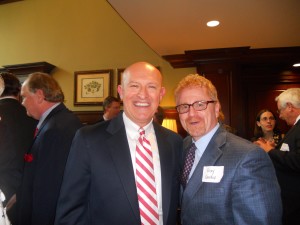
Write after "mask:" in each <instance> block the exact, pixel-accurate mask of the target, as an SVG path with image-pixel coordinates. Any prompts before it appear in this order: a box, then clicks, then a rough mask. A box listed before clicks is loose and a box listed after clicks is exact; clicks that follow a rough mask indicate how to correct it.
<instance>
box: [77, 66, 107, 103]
mask: <svg viewBox="0 0 300 225" xmlns="http://www.w3.org/2000/svg"><path fill="white" fill-rule="evenodd" d="M74 79H75V81H74V85H75V86H74V105H103V101H104V99H105V98H106V97H107V96H108V95H112V84H113V70H112V69H106V70H91V71H76V72H74Z"/></svg>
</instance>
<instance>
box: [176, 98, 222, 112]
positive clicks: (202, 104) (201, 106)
mask: <svg viewBox="0 0 300 225" xmlns="http://www.w3.org/2000/svg"><path fill="white" fill-rule="evenodd" d="M214 102H216V101H196V102H194V103H192V104H181V105H177V106H176V107H175V109H176V110H177V112H178V113H179V114H183V113H187V112H188V111H190V107H191V106H193V109H194V110H196V111H202V110H205V109H206V108H207V105H208V104H209V103H214Z"/></svg>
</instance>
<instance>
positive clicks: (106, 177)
mask: <svg viewBox="0 0 300 225" xmlns="http://www.w3.org/2000/svg"><path fill="white" fill-rule="evenodd" d="M118 93H119V95H120V97H121V99H122V100H123V108H124V112H123V113H120V114H119V115H118V116H117V117H115V118H113V119H111V120H109V121H106V122H102V123H96V124H94V125H88V126H86V127H83V128H81V129H80V130H79V131H78V132H77V134H76V136H75V138H74V141H73V144H72V147H71V151H70V155H69V158H68V162H67V166H66V170H65V174H64V179H63V185H62V188H61V192H60V197H59V201H58V206H57V213H56V222H55V224H56V225H60V224H64V225H66V224H69V225H76V224H88V225H99V224H107V225H108V224H109V225H120V224H124V225H141V224H157V225H163V224H164V225H175V224H176V217H177V206H178V194H179V183H178V174H179V169H180V168H179V162H180V154H181V151H182V138H181V137H180V136H179V135H178V134H176V133H174V132H172V131H170V130H168V129H166V128H164V127H162V126H160V125H159V124H157V123H153V116H154V113H155V112H156V110H157V107H158V105H159V102H160V100H161V99H162V97H163V96H164V94H165V89H164V87H162V75H161V73H160V71H159V70H158V69H157V68H155V67H154V66H153V65H151V64H149V63H146V62H137V63H134V64H132V65H130V66H129V67H128V68H127V69H125V71H124V73H123V76H122V82H121V85H119V86H118ZM145 142H147V144H146V143H145ZM144 150H147V152H148V153H147V159H146V158H144V157H143V156H142V154H141V152H143V153H145V151H144ZM142 175H144V176H142ZM148 194H151V196H152V197H150V199H151V201H149V200H150V199H149V198H147V197H146V196H148V197H149V195H148Z"/></svg>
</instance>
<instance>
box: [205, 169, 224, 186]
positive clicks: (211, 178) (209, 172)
mask: <svg viewBox="0 0 300 225" xmlns="http://www.w3.org/2000/svg"><path fill="white" fill-rule="evenodd" d="M223 174H224V166H204V168H203V176H202V182H209V183H219V182H220V181H221V179H222V177H223Z"/></svg>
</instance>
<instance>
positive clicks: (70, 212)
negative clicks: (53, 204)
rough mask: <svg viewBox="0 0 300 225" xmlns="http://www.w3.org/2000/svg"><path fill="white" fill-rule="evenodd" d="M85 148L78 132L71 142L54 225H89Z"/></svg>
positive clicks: (87, 172) (88, 182)
mask: <svg viewBox="0 0 300 225" xmlns="http://www.w3.org/2000/svg"><path fill="white" fill-rule="evenodd" d="M87 148H88V146H87V145H86V143H85V140H84V138H83V137H82V133H81V132H80V130H79V131H78V132H77V133H76V135H75V138H74V140H73V143H72V147H71V150H70V154H69V158H68V162H67V165H66V169H65V174H64V179H63V184H62V187H61V192H60V197H59V200H58V205H57V210H56V219H55V224H56V225H58V224H70V225H71V224H72V225H75V224H89V223H88V218H87V214H88V213H87V209H88V202H87V199H88V197H87V195H88V190H89V186H90V176H91V174H90V167H89V156H88V151H87ZM83 150H84V151H83Z"/></svg>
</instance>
